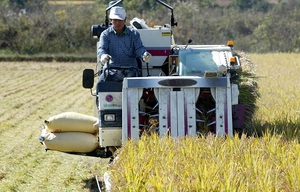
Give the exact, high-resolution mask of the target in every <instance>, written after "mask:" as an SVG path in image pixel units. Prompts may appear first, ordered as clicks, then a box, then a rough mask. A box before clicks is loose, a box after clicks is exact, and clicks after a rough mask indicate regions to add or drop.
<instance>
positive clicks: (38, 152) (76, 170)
mask: <svg viewBox="0 0 300 192" xmlns="http://www.w3.org/2000/svg"><path fill="white" fill-rule="evenodd" d="M85 67H90V68H93V67H94V66H93V64H91V63H26V62H24V63H17V62H16V63H0V69H1V70H0V87H1V93H0V99H1V102H0V137H1V140H0V154H1V159H0V181H1V182H0V191H90V190H91V189H93V188H94V187H96V186H95V182H94V176H95V174H96V173H97V170H100V169H101V168H102V167H104V166H106V165H107V162H108V160H107V159H100V158H94V157H84V156H75V155H70V154H65V153H60V152H55V151H48V152H45V150H44V147H43V146H42V145H40V144H39V140H38V137H39V134H40V127H41V126H42V125H43V122H44V120H45V119H46V118H48V117H50V116H53V115H56V114H59V113H62V112H66V111H75V112H79V113H83V114H87V115H93V110H92V109H93V99H92V96H91V95H90V91H89V90H85V89H83V88H82V86H81V72H82V70H83V69H84V68H85Z"/></svg>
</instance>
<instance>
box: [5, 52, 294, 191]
mask: <svg viewBox="0 0 300 192" xmlns="http://www.w3.org/2000/svg"><path fill="white" fill-rule="evenodd" d="M249 58H250V59H251V60H252V62H253V63H254V65H255V72H256V74H257V82H258V85H259V93H260V97H259V98H258V99H257V100H256V106H257V108H256V111H255V114H254V118H253V121H252V122H250V123H249V124H248V125H247V126H248V127H252V128H253V129H255V130H256V131H257V133H259V136H260V137H258V136H251V135H250V136H246V135H243V136H241V137H240V136H237V135H235V136H234V137H233V138H223V137H222V138H215V137H213V136H211V135H209V136H208V137H200V138H194V137H191V138H178V139H169V138H162V139H158V138H156V137H150V138H149V137H148V138H143V140H141V141H139V142H128V143H127V144H126V145H125V146H124V147H123V148H121V150H120V151H119V155H118V158H117V160H116V161H115V162H114V163H113V164H110V165H108V162H109V159H100V158H95V157H87V156H76V155H70V154H65V153H61V152H55V151H47V152H46V151H45V150H44V147H43V146H42V145H41V144H40V143H39V140H38V137H39V135H40V128H41V126H42V125H43V122H44V120H45V119H47V118H49V117H50V116H53V115H56V114H59V113H62V112H67V111H75V112H78V113H83V114H87V115H93V112H94V111H93V99H92V96H91V95H90V91H89V90H85V89H83V88H82V86H81V74H82V70H83V69H84V68H94V64H93V63H56V62H53V63H43V62H39V63H35V62H0V90H1V91H0V138H1V139H0V153H1V158H0V191H98V190H97V184H96V181H95V176H96V175H97V177H98V178H99V179H100V178H101V177H102V176H103V174H104V172H108V173H110V174H111V180H112V184H113V190H112V191H172V192H173V191H300V187H299V186H300V185H299V184H300V169H299V167H300V159H299V158H298V157H299V156H300V145H299V131H298V129H299V127H300V123H299V110H300V109H299V108H300V107H299V106H300V104H299V101H300V93H299V88H298V87H299V83H300V81H299V80H300V79H299V75H298V72H300V69H299V67H300V66H299V63H300V54H293V53H290V54H283V53H276V54H265V55H260V54H251V55H249ZM273 133H277V134H275V135H274V134H273Z"/></svg>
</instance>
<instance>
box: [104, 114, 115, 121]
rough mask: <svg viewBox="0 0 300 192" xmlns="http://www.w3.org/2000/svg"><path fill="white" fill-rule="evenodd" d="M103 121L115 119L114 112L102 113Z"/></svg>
mask: <svg viewBox="0 0 300 192" xmlns="http://www.w3.org/2000/svg"><path fill="white" fill-rule="evenodd" d="M104 121H116V115H115V114H104Z"/></svg>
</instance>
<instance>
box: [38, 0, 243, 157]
mask: <svg viewBox="0 0 300 192" xmlns="http://www.w3.org/2000/svg"><path fill="white" fill-rule="evenodd" d="M156 1H157V2H158V3H160V4H161V5H163V6H164V7H166V9H169V10H170V12H171V19H170V25H164V26H157V27H153V28H152V27H148V26H147V25H146V24H145V22H144V21H143V20H141V19H137V18H135V19H133V20H131V21H130V23H131V26H128V27H134V28H135V29H136V30H138V32H139V33H140V36H141V39H142V41H143V43H144V46H145V47H146V49H147V51H148V52H150V53H151V54H152V59H151V62H150V63H146V64H145V63H141V65H140V66H139V68H128V67H120V68H108V69H107V70H114V69H118V70H128V69H130V70H136V71H141V72H142V77H130V78H129V77H128V78H127V77H125V78H124V79H123V82H114V81H105V82H100V83H97V85H96V86H97V87H98V89H97V90H99V92H98V93H95V91H93V88H94V79H95V77H97V76H98V75H99V74H101V73H102V72H103V71H102V69H100V68H99V66H100V64H99V58H98V61H97V65H96V71H94V70H93V69H85V70H84V71H83V80H82V83H83V87H84V88H86V89H91V93H92V95H93V96H94V97H95V101H96V103H95V106H96V108H97V110H96V114H97V116H98V120H99V121H98V123H96V126H97V127H96V129H97V131H96V133H93V134H94V135H95V136H96V137H97V140H98V143H97V146H96V147H95V146H94V145H92V144H91V146H92V147H91V148H90V150H91V151H89V152H88V153H86V154H92V155H95V156H100V157H109V156H111V154H112V153H113V152H114V151H115V149H116V148H118V147H120V146H121V145H122V144H124V143H125V142H126V141H127V140H128V139H133V140H139V139H140V137H141V136H142V135H143V134H152V133H157V134H158V135H159V136H160V137H162V136H166V135H168V136H171V137H179V136H188V135H197V134H205V133H208V132H214V133H215V134H216V135H217V136H221V135H225V134H226V135H229V136H232V135H233V131H234V129H242V126H243V122H244V111H245V105H243V104H239V100H238V96H239V90H238V85H237V84H233V83H232V80H233V78H235V77H237V76H238V73H239V72H240V70H241V66H240V63H239V58H238V57H237V56H234V52H233V42H232V41H229V42H228V43H227V45H190V43H191V40H189V41H188V44H186V45H177V44H175V43H174V38H173V32H172V29H173V28H174V27H175V26H177V23H176V22H175V20H174V14H173V7H171V6H170V5H168V4H166V3H165V2H163V1H161V0H156ZM119 3H122V0H119V1H117V2H115V3H114V4H113V5H111V6H109V7H107V8H106V18H105V23H104V24H103V25H93V26H92V27H91V33H92V36H93V37H95V38H99V37H100V34H101V32H102V31H104V30H105V29H106V28H107V27H109V22H108V12H109V10H110V9H111V8H112V7H113V6H115V5H117V4H119ZM94 89H95V88H94ZM93 123H94V120H91V121H90V123H89V125H94V124H93ZM46 140H47V139H46ZM46 140H45V138H43V139H42V141H43V142H44V144H45V141H46ZM46 148H47V146H46ZM50 149H51V148H50ZM56 150H59V149H56ZM61 151H62V150H61ZM65 152H70V151H65ZM71 152H75V153H76V152H83V151H76V149H75V150H73V151H71ZM84 152H86V151H84Z"/></svg>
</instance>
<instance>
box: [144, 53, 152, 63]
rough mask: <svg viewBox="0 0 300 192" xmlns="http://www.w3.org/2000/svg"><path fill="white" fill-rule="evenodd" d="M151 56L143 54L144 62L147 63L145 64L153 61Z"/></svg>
mask: <svg viewBox="0 0 300 192" xmlns="http://www.w3.org/2000/svg"><path fill="white" fill-rule="evenodd" d="M151 56H152V55H151V54H150V53H149V52H147V51H146V52H145V53H144V54H143V61H144V62H145V63H149V62H150V60H151Z"/></svg>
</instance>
